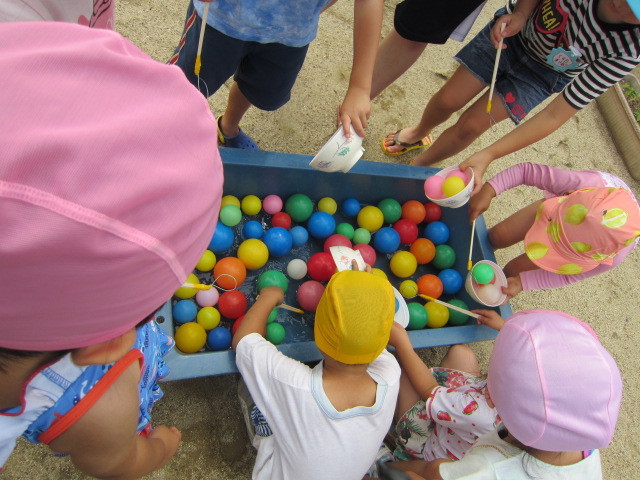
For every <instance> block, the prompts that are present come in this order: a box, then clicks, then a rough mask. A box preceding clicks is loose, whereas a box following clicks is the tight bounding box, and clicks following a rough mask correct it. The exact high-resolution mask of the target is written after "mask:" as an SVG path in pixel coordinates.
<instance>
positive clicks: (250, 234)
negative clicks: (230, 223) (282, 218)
mask: <svg viewBox="0 0 640 480" xmlns="http://www.w3.org/2000/svg"><path fill="white" fill-rule="evenodd" d="M263 234H264V229H263V228H262V224H261V223H260V222H258V221H256V220H249V221H248V222H247V223H245V224H244V227H242V235H244V238H245V239H248V238H262V235H263Z"/></svg>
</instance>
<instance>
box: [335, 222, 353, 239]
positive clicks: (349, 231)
mask: <svg viewBox="0 0 640 480" xmlns="http://www.w3.org/2000/svg"><path fill="white" fill-rule="evenodd" d="M355 232H356V230H355V228H353V225H351V224H350V223H346V222H342V223H339V224H338V226H337V227H336V233H339V234H340V235H344V236H345V237H347V238H348V239H349V240H353V235H354V234H355Z"/></svg>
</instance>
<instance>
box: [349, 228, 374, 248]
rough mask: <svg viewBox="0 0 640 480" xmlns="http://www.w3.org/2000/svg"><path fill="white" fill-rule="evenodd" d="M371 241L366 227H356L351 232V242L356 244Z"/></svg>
mask: <svg viewBox="0 0 640 480" xmlns="http://www.w3.org/2000/svg"><path fill="white" fill-rule="evenodd" d="M370 241H371V232H370V231H369V230H367V229H366V228H356V231H355V232H353V243H354V245H358V244H359V243H365V244H367V243H369V242H370Z"/></svg>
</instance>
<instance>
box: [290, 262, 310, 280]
mask: <svg viewBox="0 0 640 480" xmlns="http://www.w3.org/2000/svg"><path fill="white" fill-rule="evenodd" d="M306 274H307V264H306V263H305V261H304V260H302V259H300V258H294V259H293V260H291V261H290V262H289V263H288V264H287V275H289V276H290V277H291V278H293V279H294V280H300V279H301V278H303V277H304V276H305V275H306Z"/></svg>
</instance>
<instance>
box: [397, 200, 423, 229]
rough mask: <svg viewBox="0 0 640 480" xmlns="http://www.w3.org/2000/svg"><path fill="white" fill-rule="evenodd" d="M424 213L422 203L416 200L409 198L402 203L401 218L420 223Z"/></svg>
mask: <svg viewBox="0 0 640 480" xmlns="http://www.w3.org/2000/svg"><path fill="white" fill-rule="evenodd" d="M426 214H427V211H426V210H425V208H424V205H423V204H422V203H421V202H419V201H417V200H409V201H407V202H404V204H403V205H402V218H408V219H409V220H411V221H412V222H413V223H416V224H418V223H422V222H423V221H424V217H425V215H426Z"/></svg>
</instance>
